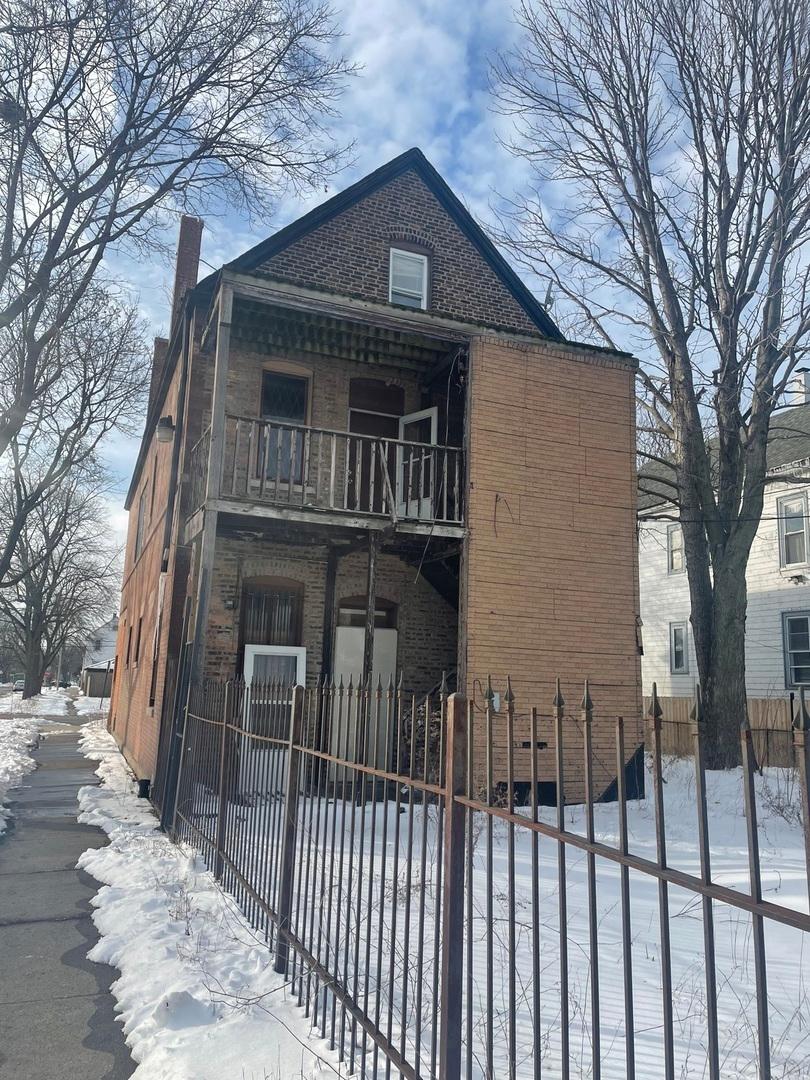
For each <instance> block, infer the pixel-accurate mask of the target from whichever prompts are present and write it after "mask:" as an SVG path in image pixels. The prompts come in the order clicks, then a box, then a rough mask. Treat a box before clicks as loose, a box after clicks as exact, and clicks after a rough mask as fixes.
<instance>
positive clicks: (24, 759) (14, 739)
mask: <svg viewBox="0 0 810 1080" xmlns="http://www.w3.org/2000/svg"><path fill="white" fill-rule="evenodd" d="M38 738H39V722H38V721H37V720H31V719H25V718H19V719H17V718H15V719H6V718H3V717H2V716H0V836H2V834H3V833H4V832H5V831H6V821H7V820H8V812H7V810H6V809H5V806H4V803H5V800H6V793H7V792H8V791H9V789H10V788H13V787H17V785H18V784H19V783H20V781H21V780H22V778H23V777H24V776H25V774H26V773H28V772H30V771H31V770H32V769H33V767H34V759H33V757H32V756H31V751H32V750H34V748H35V747H36V745H37V740H38Z"/></svg>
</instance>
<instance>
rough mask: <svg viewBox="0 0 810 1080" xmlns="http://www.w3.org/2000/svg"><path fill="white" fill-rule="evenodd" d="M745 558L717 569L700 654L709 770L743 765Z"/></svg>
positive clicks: (728, 560)
mask: <svg viewBox="0 0 810 1080" xmlns="http://www.w3.org/2000/svg"><path fill="white" fill-rule="evenodd" d="M746 561H747V560H745V559H741V558H738V557H731V556H729V555H726V557H725V558H724V559H723V561H722V563H721V564H720V565H715V567H714V582H713V589H712V602H711V620H712V625H711V640H710V644H709V649H708V655H705V652H706V650H704V655H703V656H701V655H700V654H699V655H698V671H699V674H700V680H701V684H702V690H703V706H704V720H705V725H706V726H705V732H706V742H705V754H706V767H707V768H709V769H730V768H734V767H735V766H736V765H739V763H740V725H741V724H742V722H743V720H744V718H745V717H746V714H747V710H748V703H747V698H746V692H745V612H746V604H747V590H746V584H745V568H746Z"/></svg>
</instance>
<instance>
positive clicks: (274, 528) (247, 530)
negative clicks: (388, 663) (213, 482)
mask: <svg viewBox="0 0 810 1080" xmlns="http://www.w3.org/2000/svg"><path fill="white" fill-rule="evenodd" d="M217 535H218V536H223V537H229V538H231V539H234V540H243V541H248V542H254V543H258V544H261V543H262V542H264V541H272V542H274V543H281V544H289V545H290V546H292V547H331V546H336V547H338V548H341V549H343V551H344V552H346V551H348V550H365V548H366V547H367V545H368V535H369V534H368V531H367V530H364V529H359V528H357V527H356V526H354V527H351V526H342V527H341V526H335V525H333V524H326V523H324V524H317V523H310V522H304V523H301V522H296V523H293V522H288V521H282V520H277V519H273V518H249V519H246V518H245V517H244V516H242V515H239V514H228V513H222V514H220V515H219V518H218V522H217ZM379 535H380V551H381V552H383V553H390V554H394V555H399V556H400V558H402V559H404V560H405V561H406V562H410V563H412V564H413V565H414V566H419V565H425V564H429V563H434V562H437V561H440V560H443V559H447V558H452V557H457V556H458V554H459V552H460V550H461V540H460V538H459V537H446V536H425V535H421V534H414V533H405V532H401V531H399V530H394V529H393V528H390V527H389V528H388V529H384V530H382V531H381V532H380V534H379Z"/></svg>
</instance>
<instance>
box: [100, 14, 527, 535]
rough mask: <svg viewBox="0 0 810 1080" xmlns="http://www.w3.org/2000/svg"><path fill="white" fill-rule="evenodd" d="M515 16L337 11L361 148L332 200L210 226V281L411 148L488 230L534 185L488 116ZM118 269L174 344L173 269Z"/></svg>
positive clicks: (344, 133) (344, 130)
mask: <svg viewBox="0 0 810 1080" xmlns="http://www.w3.org/2000/svg"><path fill="white" fill-rule="evenodd" d="M512 6H513V5H512V0H472V2H468V3H465V2H464V0H449V2H441V0H412V2H410V3H408V4H404V3H398V2H396V0H350V2H349V0H344V2H343V3H342V4H340V5H339V7H338V10H337V18H338V22H339V24H340V26H341V27H342V29H343V32H344V35H345V36H344V39H343V52H344V54H345V55H346V56H347V57H348V58H350V59H351V60H353V61H355V62H356V63H357V64H358V65H360V72H359V74H358V75H357V76H356V77H355V78H353V79H352V80H350V83H349V86H348V89H347V92H346V94H345V95H344V97H343V99H342V102H341V103H340V106H339V107H340V112H341V115H340V117H339V118H338V119H337V121H336V122H335V123H334V125H333V131H334V136H335V139H336V141H337V142H339V143H348V142H354V144H355V150H354V155H353V161H352V164H350V165H349V166H348V167H347V168H346V169H344V170H343V171H342V172H341V173H340V174H338V175H337V176H336V177H335V178H334V180H333V182H332V183H331V185H330V186H329V188H328V189H327V190H326V191H324V190H320V191H317V192H313V193H312V194H311V195H310V196H309V197H308V198H306V199H287V200H285V201H283V202H282V203H280V204H279V206H278V207H277V209H276V212H275V214H274V215H273V218H272V220H268V221H266V222H261V221H254V222H246V221H245V220H243V219H240V218H238V217H234V216H228V215H227V214H226V215H224V216H221V217H214V216H210V215H208V216H206V218H205V232H204V234H203V249H202V258H203V260H204V263H207V264H208V266H205V265H203V266H202V267H201V271H200V273H201V276H203V274H205V273H207V272H208V269H209V268H211V269H213V268H215V267H217V266H220V265H221V264H222V263H223V262H226V261H227V260H229V259H232V258H234V257H235V256H236V255H238V254H239V253H240V252H241V251H244V250H245V249H246V248H247V247H250V246H251V245H253V244H255V243H257V242H258V241H260V240H261V239H263V238H264V237H265V236H267V235H269V234H270V233H272V232H274V231H275V230H276V229H278V228H281V227H282V226H283V225H285V224H287V223H288V222H289V221H292V220H294V219H295V218H296V217H298V216H299V215H300V214H301V213H303V212H304V211H306V210H308V209H311V207H312V206H314V205H316V204H317V203H319V202H321V201H323V199H325V198H328V197H329V196H330V195H333V194H335V192H337V191H340V190H341V189H342V188H344V187H347V186H348V185H349V184H351V183H353V182H354V181H355V180H357V179H359V178H360V177H362V176H364V175H365V174H366V173H368V172H371V170H372V169H375V168H376V167H377V166H379V165H381V164H383V162H385V161H388V160H389V159H390V158H392V157H395V156H396V155H397V154H399V153H401V152H402V151H403V150H407V149H408V148H409V147H411V146H419V147H421V149H422V150H423V151H424V152H425V154H426V155H427V157H428V158H429V159H430V161H431V162H432V163H433V164H434V165H435V167H436V168H437V169H438V170H439V172H440V173H442V175H443V176H444V177H445V179H446V180H447V181H448V183H449V184H450V186H451V187H452V188H453V189H454V191H455V192H456V194H457V195H458V196H459V198H461V199H462V200H463V201H464V202H465V204H466V205H467V207H468V208H469V209H470V210H471V211H472V213H473V214H474V215H475V216H476V217H477V218H478V219H479V220H482V221H487V220H488V219H491V217H492V213H491V205H492V204H493V202H494V201H495V197H496V196H495V192H496V191H497V192H500V193H501V194H504V195H507V196H508V195H509V194H511V193H513V192H514V191H516V190H519V189H521V188H522V187H523V186H524V185H525V183H526V180H527V174H526V169H525V166H524V165H523V163H521V162H518V161H515V160H514V159H513V158H512V157H511V156H510V155H509V154H508V152H507V151H505V150H504V149H502V148H501V147H500V146H499V144H498V132H499V131H503V130H504V124H505V121H504V119H503V118H502V117H499V116H497V115H495V114H494V113H493V112H492V111H491V108H490V99H489V90H488V58H489V57H490V56H491V55H492V54H493V52H494V51H495V50H497V49H502V48H506V47H508V46H509V45H510V43H511V42H512V41H513V40H514V35H515V33H516V28H515V25H514V20H513V14H512ZM171 242H172V243H173V238H172V239H171ZM112 266H113V268H114V270H115V273H116V274H117V275H118V276H119V278H120V279H121V280H122V283H125V284H126V285H127V286H128V287H130V288H131V289H132V290H133V292H134V293H135V295H136V297H137V299H138V302H139V304H140V307H141V309H142V311H143V314H144V316H145V318H146V320H147V322H148V326H149V332H150V334H161V333H165V331H166V328H167V318H168V311H169V298H170V295H171V281H172V267H171V265H170V263H169V261H168V260H165V261H164V260H163V259H158V258H156V259H155V260H154V261H153V262H152V263H147V264H144V262H143V261H139V262H134V261H131V260H127V259H125V258H123V257H119V258H116V259H115V260H113V261H112ZM137 445H138V440H137V439H125V438H117V439H115V440H113V441H111V442H110V444H109V446H108V450H107V457H108V463H109V465H110V468H111V469H112V471H113V473H114V475H115V478H116V485H115V492H114V495H113V498H112V500H111V501H112V506H111V510H112V513H113V519H114V526H115V528H116V530H120V529H121V528H122V527H123V525H124V517H123V514H122V503H123V497H124V493H125V492H126V488H127V485H128V480H129V476H130V473H131V471H132V465H133V463H134V459H135V455H136V453H137Z"/></svg>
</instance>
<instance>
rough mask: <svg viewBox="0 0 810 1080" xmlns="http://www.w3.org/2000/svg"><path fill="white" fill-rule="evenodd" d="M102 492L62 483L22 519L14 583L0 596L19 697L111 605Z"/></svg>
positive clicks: (115, 564)
mask: <svg viewBox="0 0 810 1080" xmlns="http://www.w3.org/2000/svg"><path fill="white" fill-rule="evenodd" d="M100 496H101V490H100V489H99V488H98V487H96V486H93V485H91V486H85V484H84V483H81V482H80V483H75V482H71V483H66V484H64V485H63V486H62V487H61V489H60V491H59V493H58V494H55V495H54V496H53V497H52V498H50V499H47V500H44V501H43V502H41V503H40V504H39V505H38V506H37V507H36V508H35V510H34V511H33V512H32V513H31V514H29V515H28V518H27V519H26V522H25V526H24V528H23V530H22V532H21V535H20V539H19V542H18V543H17V546H16V549H15V553H14V559H13V569H14V577H15V581H16V584H15V585H14V586H13V587H10V588H7V589H4V590H3V591H2V592H0V618H2V619H3V620H4V621H5V622H6V623H7V625H8V627H9V628H10V629H11V630H12V632H13V634H14V637H15V640H16V645H17V652H18V654H19V655H20V656H21V658H22V660H23V665H24V669H25V689H24V691H23V696H24V697H31V696H32V695H34V694H38V693H39V692H40V691H41V689H42V682H43V677H44V675H45V672H46V671H47V670H48V668H49V667H50V666H51V665H52V664H53V663H54V661H55V660H56V657H57V656H58V654H59V652H60V650H62V649H64V648H65V647H66V646H70V645H79V644H82V643H83V642H84V641H85V639H86V638H87V636H88V634H89V633H90V632H91V631H92V630H93V629H94V628H95V627H96V626H98V625H99V623H101V622H103V620H104V619H105V618H106V617H107V616H108V615H109V613H110V611H111V610H112V607H113V598H114V596H115V589H116V585H117V582H118V579H119V571H120V566H119V560H118V552H116V550H115V549H114V547H113V546H112V544H111V543H110V542H109V540H107V539H106V537H105V526H106V522H105V515H104V508H103V505H102V502H101V497H100Z"/></svg>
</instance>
